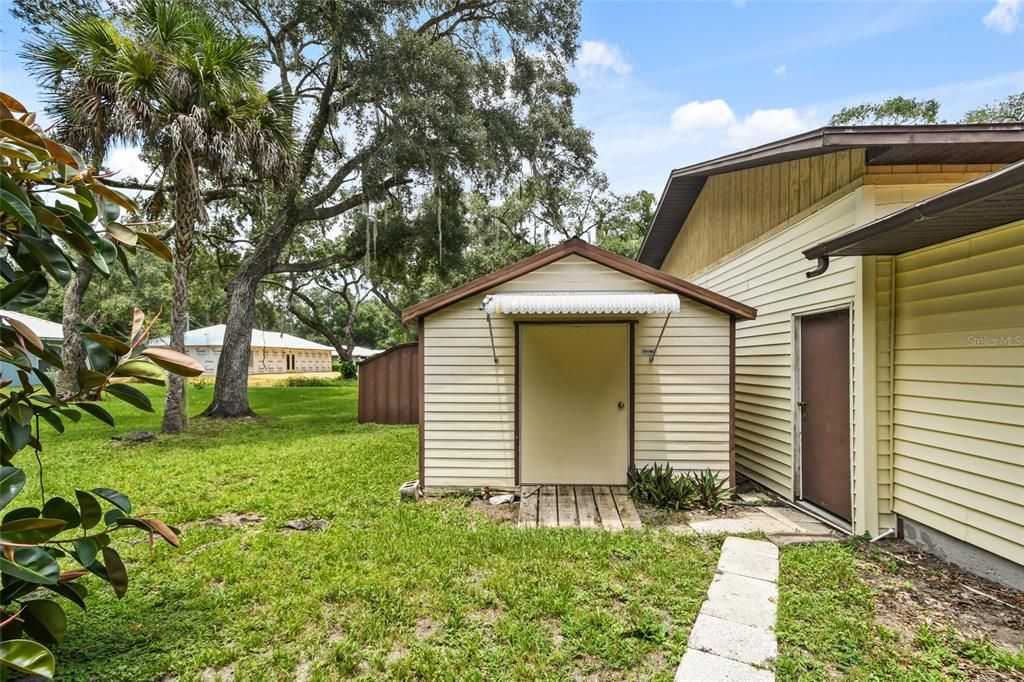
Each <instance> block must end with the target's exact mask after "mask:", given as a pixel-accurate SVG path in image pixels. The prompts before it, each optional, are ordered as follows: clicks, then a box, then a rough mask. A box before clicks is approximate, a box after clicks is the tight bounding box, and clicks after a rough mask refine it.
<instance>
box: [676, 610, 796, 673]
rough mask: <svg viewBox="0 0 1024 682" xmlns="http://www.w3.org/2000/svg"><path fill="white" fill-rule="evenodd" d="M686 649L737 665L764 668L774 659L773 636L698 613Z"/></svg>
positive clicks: (748, 626) (775, 647) (763, 629)
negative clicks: (705, 653)
mask: <svg viewBox="0 0 1024 682" xmlns="http://www.w3.org/2000/svg"><path fill="white" fill-rule="evenodd" d="M688 646H689V648H691V649H700V650H701V651H706V652H708V653H709V654H715V655H716V656H723V657H725V658H731V659H732V660H734V661H739V662H741V663H751V664H754V665H764V664H765V663H769V662H770V661H774V660H775V657H776V656H777V655H778V648H777V645H776V642H775V633H774V632H772V631H771V630H769V629H767V628H760V627H753V626H751V625H743V624H742V623H736V622H734V621H731V620H725V619H724V618H716V617H715V616H709V615H707V614H706V613H702V614H700V615H699V616H697V622H696V623H694V624H693V630H691V631H690V642H689V645H688Z"/></svg>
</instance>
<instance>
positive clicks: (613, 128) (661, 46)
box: [0, 0, 1024, 193]
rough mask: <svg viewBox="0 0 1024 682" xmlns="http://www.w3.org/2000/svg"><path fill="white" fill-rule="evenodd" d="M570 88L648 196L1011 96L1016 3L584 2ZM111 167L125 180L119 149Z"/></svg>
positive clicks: (5, 82)
mask: <svg viewBox="0 0 1024 682" xmlns="http://www.w3.org/2000/svg"><path fill="white" fill-rule="evenodd" d="M8 6H9V0H0V30H2V33H0V88H3V89H4V90H5V91H8V92H11V93H12V94H14V95H16V96H18V97H19V98H21V99H22V100H23V101H24V102H25V103H26V104H28V105H35V104H37V103H38V95H37V93H36V91H35V85H34V83H32V82H31V80H30V79H28V78H27V77H26V76H25V74H24V72H23V69H22V68H21V65H20V64H19V63H18V60H17V58H16V56H15V54H16V52H17V43H18V40H19V38H20V36H21V35H22V33H23V27H21V26H18V25H16V24H15V23H14V22H13V20H12V19H11V17H10V15H9V13H8V11H7V10H8ZM581 39H582V41H583V43H582V48H581V51H580V56H579V60H578V62H577V64H576V65H575V67H574V70H573V76H574V78H575V80H576V81H577V82H578V83H579V85H580V88H581V93H580V97H579V99H578V102H577V118H578V120H579V121H580V123H581V124H583V125H585V126H587V127H588V128H590V129H591V130H593V131H594V138H595V143H596V146H597V150H598V158H599V165H600V167H601V168H602V169H603V170H604V171H605V172H606V173H607V174H608V176H609V178H610V179H611V181H612V186H613V188H614V189H616V190H618V191H634V190H637V189H649V190H651V191H654V192H655V193H660V191H661V189H662V186H663V185H664V182H665V179H666V177H667V175H668V172H669V171H670V170H671V169H672V168H676V167H679V166H684V165H687V164H689V163H694V162H697V161H701V160H703V159H707V158H712V157H715V156H719V155H721V154H725V153H728V152H731V151H735V150H738V149H742V148H745V147H749V146H752V145H755V144H758V143H761V142H766V141H769V140H772V139H776V138H779V137H784V136H786V135H790V134H794V133H797V132H800V131H802V130H807V129H810V128H814V127H817V126H819V125H822V124H823V123H825V122H826V121H827V120H828V117H829V116H830V115H831V114H832V113H834V112H835V111H836V110H838V109H839V108H841V107H842V106H845V105H848V104H855V103H859V102H862V101H865V100H874V99H879V98H884V97H887V96H891V95H896V94H901V95H908V96H915V97H935V98H937V99H938V100H939V101H940V102H941V103H942V110H941V116H942V117H943V118H945V119H947V120H950V121H955V120H957V119H958V118H959V117H960V116H961V115H962V114H963V112H964V111H966V110H968V109H970V108H972V107H973V106H976V105H978V104H982V103H987V102H990V101H993V100H996V99H1000V98H1002V97H1005V96H1006V95H1008V94H1011V93H1014V92H1020V91H1022V90H1024V0H976V1H971V2H925V1H924V0H921V1H917V2H769V1H767V0H766V1H763V2H759V1H758V0H747V1H745V2H744V1H742V0H735V1H729V0H724V1H722V2H684V1H668V0H664V1H660V2H651V1H639V0H637V1H633V0H585V2H584V5H583V30H582V35H581ZM111 163H112V165H118V166H121V167H123V168H124V170H125V174H126V175H127V174H131V172H130V171H133V170H134V171H138V170H140V169H139V168H138V165H139V162H138V160H137V157H136V156H135V154H134V152H133V150H118V151H116V152H115V158H114V159H111Z"/></svg>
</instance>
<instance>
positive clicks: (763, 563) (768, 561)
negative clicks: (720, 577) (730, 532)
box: [718, 538, 779, 582]
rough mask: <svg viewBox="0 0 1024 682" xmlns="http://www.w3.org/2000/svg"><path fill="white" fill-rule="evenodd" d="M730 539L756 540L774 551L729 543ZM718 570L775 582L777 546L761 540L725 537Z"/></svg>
mask: <svg viewBox="0 0 1024 682" xmlns="http://www.w3.org/2000/svg"><path fill="white" fill-rule="evenodd" d="M732 540H743V541H744V542H758V543H759V544H760V545H762V546H764V547H770V548H771V549H772V550H773V551H774V553H771V552H768V551H767V550H765V549H761V548H759V549H750V548H749V547H745V546H740V545H736V544H732V545H730V542H731V541H732ZM718 570H719V571H720V572H722V573H736V574H738V575H745V576H747V577H748V578H757V579H759V580H768V581H771V582H775V581H776V580H778V579H779V548H778V547H776V546H775V545H773V544H772V543H770V542H765V541H763V540H744V539H743V538H726V540H725V544H724V545H723V546H722V555H721V556H720V557H719V559H718Z"/></svg>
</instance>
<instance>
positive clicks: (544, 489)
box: [519, 485, 643, 530]
mask: <svg viewBox="0 0 1024 682" xmlns="http://www.w3.org/2000/svg"><path fill="white" fill-rule="evenodd" d="M519 526H520V528H553V527H558V528H603V529H605V530H622V529H624V528H643V524H642V523H640V515H639V514H638V513H637V511H636V506H635V505H634V504H633V499H632V498H631V497H630V496H629V492H628V491H627V490H626V486H624V485H524V486H523V487H522V490H521V494H520V503H519Z"/></svg>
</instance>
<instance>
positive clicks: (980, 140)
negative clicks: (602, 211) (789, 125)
mask: <svg viewBox="0 0 1024 682" xmlns="http://www.w3.org/2000/svg"><path fill="white" fill-rule="evenodd" d="M847 149H866V150H867V159H866V161H867V164H868V165H869V166H874V165H889V164H897V165H904V164H907V165H916V164H971V163H1014V162H1016V161H1019V160H1021V159H1024V123H970V124H968V123H961V124H953V125H947V124H942V125H885V126H825V127H823V128H818V129H817V130H812V131H809V132H806V133H801V134H799V135H794V136H792V137H787V138H785V139H782V140H776V141H775V142H770V143H768V144H764V145H761V146H759V147H754V148H752V149H747V150H744V151H741V152H736V153H735V154H728V155H726V156H722V157H719V158H717V159H712V160H710V161H704V162H701V163H698V164H694V165H692V166H686V167H684V168H678V169H676V170H674V171H672V172H671V173H670V174H669V178H668V182H667V183H666V184H665V189H664V190H663V191H662V193H661V198H660V199H659V201H658V207H657V209H656V210H655V213H654V219H653V220H652V221H651V226H650V228H649V229H648V230H647V235H646V237H645V238H644V243H643V245H642V246H641V247H640V253H638V254H637V261H639V262H641V263H644V264H646V265H650V266H653V267H661V264H662V263H663V262H664V260H665V256H667V255H668V252H669V250H670V249H671V248H672V245H673V244H674V243H675V240H676V237H677V236H678V235H679V231H680V230H681V229H682V227H683V223H684V222H686V217H687V216H688V215H689V213H690V210H691V209H692V208H693V206H694V204H695V203H696V202H697V197H698V196H700V193H701V191H702V190H703V189H704V183H705V182H706V181H707V179H708V178H709V177H710V176H712V175H719V174H722V173H731V172H733V171H738V170H744V169H747V168H755V167H757V166H767V165H771V164H773V163H780V162H782V161H792V160H793V159H802V158H807V157H811V156H818V155H821V154H829V153H831V152H839V151H843V150H847Z"/></svg>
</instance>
